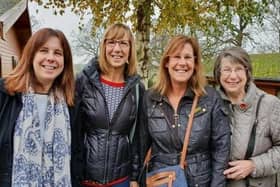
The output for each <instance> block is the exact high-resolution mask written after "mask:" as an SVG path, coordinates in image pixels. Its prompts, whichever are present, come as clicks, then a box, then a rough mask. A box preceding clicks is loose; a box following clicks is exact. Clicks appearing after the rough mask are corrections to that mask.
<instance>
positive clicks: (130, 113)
mask: <svg viewBox="0 0 280 187" xmlns="http://www.w3.org/2000/svg"><path fill="white" fill-rule="evenodd" d="M136 65H137V62H136V52H135V42H134V38H133V35H132V33H131V31H130V29H129V27H128V26H126V25H124V24H121V23H116V24H113V25H111V26H110V27H109V28H108V29H107V30H106V32H105V34H104V37H103V39H102V41H101V44H100V55H99V57H98V58H94V59H93V60H91V61H90V63H89V64H88V66H87V67H85V69H84V70H83V71H82V72H81V73H80V74H79V75H78V78H77V88H76V93H77V97H76V98H77V105H76V109H77V111H78V114H77V118H76V120H75V121H76V122H75V128H77V130H76V131H75V132H77V133H76V135H75V140H76V142H75V143H74V144H73V145H74V152H76V153H75V155H74V159H73V162H72V163H73V165H72V168H73V181H74V182H75V184H76V185H77V186H79V185H83V186H93V187H94V186H100V187H101V186H104V187H105V186H113V187H128V186H129V185H130V181H135V180H136V177H137V176H136V175H137V170H138V164H139V162H138V154H137V151H136V149H137V141H138V138H137V137H138V131H137V130H136V131H134V129H137V128H136V125H137V124H136V122H137V117H138V111H140V110H139V109H138V103H140V99H141V96H142V93H143V91H144V86H143V85H142V84H141V83H140V76H139V75H137V73H136ZM131 184H134V185H135V182H134V183H133V182H131Z"/></svg>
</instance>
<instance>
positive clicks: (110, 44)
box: [105, 39, 130, 49]
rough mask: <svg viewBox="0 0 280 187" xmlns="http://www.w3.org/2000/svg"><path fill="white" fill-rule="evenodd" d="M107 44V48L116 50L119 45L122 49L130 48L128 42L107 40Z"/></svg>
mask: <svg viewBox="0 0 280 187" xmlns="http://www.w3.org/2000/svg"><path fill="white" fill-rule="evenodd" d="M105 44H106V46H107V47H110V48H114V47H115V46H116V45H117V44H119V46H120V47H121V48H122V49H127V48H128V47H129V46H130V44H129V41H128V40H111V39H107V40H106V41H105Z"/></svg>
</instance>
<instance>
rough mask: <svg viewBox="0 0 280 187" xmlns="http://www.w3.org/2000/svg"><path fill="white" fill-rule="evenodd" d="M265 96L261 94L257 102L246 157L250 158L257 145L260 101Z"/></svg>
mask: <svg viewBox="0 0 280 187" xmlns="http://www.w3.org/2000/svg"><path fill="white" fill-rule="evenodd" d="M263 97H264V94H263V95H261V96H260V98H259V100H258V103H257V109H256V116H255V122H254V124H253V127H252V131H251V135H250V138H249V142H248V147H247V151H246V154H245V159H246V160H247V159H249V158H250V157H251V156H252V153H253V151H254V147H255V138H256V129H257V125H258V122H259V121H258V116H259V108H260V103H261V100H262V98H263Z"/></svg>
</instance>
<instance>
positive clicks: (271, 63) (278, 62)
mask: <svg viewBox="0 0 280 187" xmlns="http://www.w3.org/2000/svg"><path fill="white" fill-rule="evenodd" d="M250 56H251V60H252V64H253V75H254V77H255V78H267V79H279V80H280V53H272V54H252V55H250ZM213 61H214V60H208V61H206V60H205V61H204V68H205V72H206V75H208V76H212V70H213ZM84 65H85V64H75V67H74V70H75V73H78V72H80V71H81V69H82V68H83V67H84Z"/></svg>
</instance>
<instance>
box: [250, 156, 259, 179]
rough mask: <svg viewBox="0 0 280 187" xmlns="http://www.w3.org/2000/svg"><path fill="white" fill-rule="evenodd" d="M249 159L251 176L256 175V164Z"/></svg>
mask: <svg viewBox="0 0 280 187" xmlns="http://www.w3.org/2000/svg"><path fill="white" fill-rule="evenodd" d="M250 161H251V164H252V172H251V176H252V177H256V174H257V168H256V164H255V163H254V161H253V160H250Z"/></svg>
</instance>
